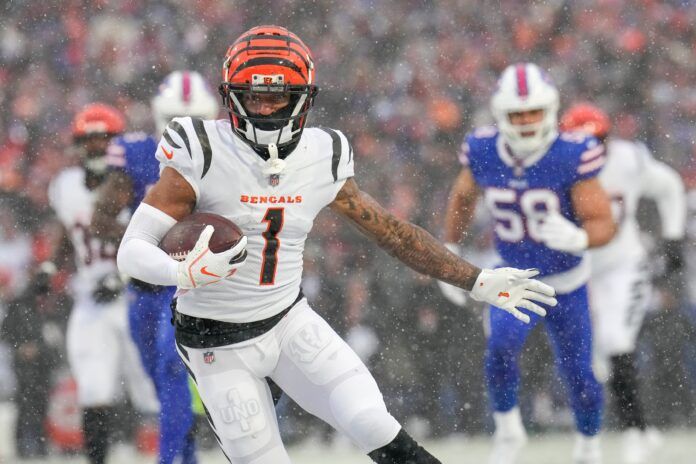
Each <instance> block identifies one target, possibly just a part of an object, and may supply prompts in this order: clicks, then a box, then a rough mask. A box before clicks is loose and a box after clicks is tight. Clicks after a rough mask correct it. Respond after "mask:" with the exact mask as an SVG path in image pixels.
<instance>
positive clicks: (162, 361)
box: [92, 71, 218, 464]
mask: <svg viewBox="0 0 696 464" xmlns="http://www.w3.org/2000/svg"><path fill="white" fill-rule="evenodd" d="M152 111H153V115H154V118H155V123H156V126H157V132H158V134H161V133H163V132H164V128H165V126H166V125H167V123H168V122H169V121H170V120H171V119H172V118H173V117H176V116H195V117H201V118H205V119H210V118H215V117H216V116H217V114H218V104H217V99H216V98H215V96H213V94H212V93H211V92H210V90H209V89H208V86H207V84H206V82H205V80H204V79H203V78H202V77H201V75H200V74H198V73H196V72H192V71H175V72H173V73H171V74H170V75H169V76H167V78H166V79H165V80H164V82H163V83H162V84H161V85H160V88H159V91H158V93H157V95H156V96H155V97H154V98H153V99H152ZM157 144H158V138H154V137H153V136H150V135H147V134H145V133H142V132H140V133H129V134H125V135H123V136H121V137H118V138H116V139H114V140H113V141H112V143H111V145H110V147H109V150H108V153H107V162H108V164H109V165H110V167H111V172H110V173H109V175H108V176H107V178H106V180H105V182H104V187H103V189H102V191H101V192H100V198H99V200H98V202H97V206H96V208H95V213H94V214H95V216H94V218H93V222H92V227H93V228H94V229H95V232H97V233H98V234H100V235H102V236H110V238H112V239H113V240H114V241H118V240H120V237H121V236H122V235H123V229H120V228H119V227H118V226H117V225H116V224H115V223H114V221H113V218H115V217H116V215H117V214H118V211H120V210H121V209H123V208H129V209H130V210H131V211H133V210H135V208H136V207H137V206H138V205H139V204H140V202H141V201H142V199H143V197H144V196H145V193H146V192H147V190H148V188H149V187H150V186H151V185H153V184H154V183H155V182H157V180H158V179H159V162H158V161H157V159H156V158H155V151H156V150H157ZM165 156H166V154H165ZM174 291H175V288H174V287H158V286H153V285H149V284H146V283H144V282H140V281H136V280H131V282H130V284H129V288H128V297H129V322H130V331H131V335H132V337H133V340H134V341H135V343H136V345H137V346H138V349H139V351H140V356H141V358H142V360H143V365H144V366H145V369H146V371H147V373H148V374H149V375H150V376H151V377H152V379H153V381H154V384H155V389H156V391H157V397H158V399H159V401H160V438H159V463H160V464H169V463H172V462H173V461H174V460H175V459H177V458H179V459H180V461H179V462H182V463H184V464H192V463H195V462H196V457H195V445H194V441H193V425H194V416H193V412H192V410H191V396H190V392H189V386H188V375H187V372H186V370H185V367H184V365H183V363H182V362H181V360H180V359H179V357H178V355H177V353H176V350H175V348H174V346H175V345H174V328H173V327H172V325H171V323H170V318H171V314H170V311H169V304H170V302H171V299H172V297H173V295H174Z"/></svg>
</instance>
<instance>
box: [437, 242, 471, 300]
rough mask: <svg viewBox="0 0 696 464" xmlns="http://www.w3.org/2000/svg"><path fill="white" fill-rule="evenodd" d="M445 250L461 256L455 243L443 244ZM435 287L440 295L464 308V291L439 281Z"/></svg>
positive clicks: (459, 249)
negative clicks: (438, 288)
mask: <svg viewBox="0 0 696 464" xmlns="http://www.w3.org/2000/svg"><path fill="white" fill-rule="evenodd" d="M445 248H447V249H448V250H449V251H451V252H452V253H454V254H455V255H457V256H461V248H460V246H459V245H457V244H456V243H445ZM437 286H438V287H440V291H441V292H442V295H443V296H444V297H445V298H447V299H448V300H449V301H451V302H452V303H453V304H455V305H457V306H464V304H465V303H466V291H465V290H464V289H463V288H460V287H457V286H456V285H451V284H448V283H447V282H443V281H441V280H438V281H437Z"/></svg>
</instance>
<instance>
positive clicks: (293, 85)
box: [220, 26, 319, 158]
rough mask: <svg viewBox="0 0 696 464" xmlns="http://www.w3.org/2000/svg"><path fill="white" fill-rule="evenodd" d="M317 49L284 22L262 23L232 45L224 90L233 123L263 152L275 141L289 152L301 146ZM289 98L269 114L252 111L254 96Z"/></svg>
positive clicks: (314, 91)
mask: <svg viewBox="0 0 696 464" xmlns="http://www.w3.org/2000/svg"><path fill="white" fill-rule="evenodd" d="M315 77H316V76H315V69H314V60H313V58H312V52H311V51H310V50H309V48H308V47H307V46H306V45H305V44H304V42H302V40H300V38H299V37H297V36H296V35H295V34H293V33H292V32H290V31H289V30H287V29H285V28H284V27H280V26H258V27H254V28H252V29H249V30H248V31H246V32H245V33H243V34H242V35H241V36H239V38H238V39H237V40H235V41H234V43H233V44H232V45H231V46H230V47H229V49H228V50H227V53H226V55H225V62H224V64H223V66H222V80H223V82H222V84H220V94H221V95H222V101H223V104H224V105H225V106H226V107H227V109H228V111H229V114H230V119H231V122H232V129H233V130H234V131H235V133H236V134H237V135H239V136H240V137H241V138H242V140H244V141H245V142H247V143H248V144H249V145H250V146H251V147H252V148H253V149H254V150H255V151H256V152H257V153H258V154H259V155H261V156H262V157H263V158H267V157H268V156H269V152H268V148H269V145H275V146H276V147H277V149H278V153H279V157H280V158H284V157H285V156H287V155H288V154H289V153H290V152H292V150H293V149H294V148H295V146H297V143H298V142H299V140H300V137H301V136H302V130H303V129H304V126H305V123H306V121H307V113H308V112H309V110H310V108H311V107H312V105H313V104H314V97H315V96H316V94H317V92H318V90H319V89H318V88H317V86H316V85H315V84H314V80H315ZM270 96H275V97H278V99H279V101H281V100H282V101H284V100H285V99H286V98H287V100H288V101H289V103H288V104H287V105H286V106H284V107H282V108H280V109H278V110H277V111H274V112H273V113H271V114H268V115H261V114H257V113H253V112H251V111H248V110H247V108H246V106H245V102H246V101H249V99H253V98H262V97H263V98H270Z"/></svg>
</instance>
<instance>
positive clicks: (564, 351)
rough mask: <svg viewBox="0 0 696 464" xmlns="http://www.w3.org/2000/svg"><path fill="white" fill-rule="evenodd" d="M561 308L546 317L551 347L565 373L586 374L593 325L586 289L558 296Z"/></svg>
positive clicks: (590, 352) (590, 350)
mask: <svg viewBox="0 0 696 464" xmlns="http://www.w3.org/2000/svg"><path fill="white" fill-rule="evenodd" d="M556 299H557V300H558V304H557V305H556V307H555V308H553V309H552V310H551V311H549V314H548V315H547V316H546V330H547V332H548V334H549V338H550V341H551V347H552V348H553V351H554V354H555V356H556V361H557V362H558V363H559V365H560V368H561V370H562V371H563V372H571V371H573V372H584V371H585V370H588V369H591V363H592V323H591V320H590V308H589V302H588V295H587V287H586V286H582V287H580V288H578V289H576V290H574V291H572V292H571V293H567V294H558V295H556Z"/></svg>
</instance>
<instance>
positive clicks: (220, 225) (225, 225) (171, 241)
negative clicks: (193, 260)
mask: <svg viewBox="0 0 696 464" xmlns="http://www.w3.org/2000/svg"><path fill="white" fill-rule="evenodd" d="M207 225H211V226H213V227H214V228H215V231H214V232H213V236H212V237H210V244H209V245H210V250H211V251H212V252H213V253H220V252H222V251H225V250H229V249H230V248H232V247H233V246H235V245H236V244H237V242H239V239H240V238H241V237H242V235H244V233H243V232H242V230H241V229H240V228H239V227H237V225H236V224H235V223H234V222H232V221H230V220H229V219H227V218H225V217H223V216H220V215H219V214H213V213H193V214H191V215H189V216H186V217H185V218H184V219H182V220H181V221H179V222H177V223H176V224H175V225H174V227H172V228H171V229H169V232H167V234H166V235H165V236H164V238H162V241H161V242H160V244H159V247H160V248H161V249H163V250H164V251H166V252H167V254H168V255H169V256H171V257H172V258H174V259H176V260H177V261H183V260H184V259H186V255H188V253H189V251H191V250H192V249H193V247H194V246H195V245H196V241H198V237H200V235H201V232H203V229H204V228H205V226H207Z"/></svg>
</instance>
